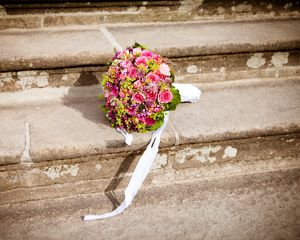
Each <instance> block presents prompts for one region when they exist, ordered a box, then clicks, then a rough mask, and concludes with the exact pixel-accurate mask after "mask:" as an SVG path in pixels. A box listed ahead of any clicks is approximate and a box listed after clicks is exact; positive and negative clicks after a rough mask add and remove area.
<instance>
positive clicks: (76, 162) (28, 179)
mask: <svg viewBox="0 0 300 240" xmlns="http://www.w3.org/2000/svg"><path fill="white" fill-rule="evenodd" d="M299 146H300V135H299V134H286V135H277V136H270V137H258V138H249V139H237V140H227V141H219V142H208V143H201V144H194V145H181V146H177V147H172V148H163V147H161V148H160V151H159V154H158V156H157V158H156V160H155V163H154V165H153V167H152V172H151V174H150V175H149V176H148V178H147V180H146V182H145V184H144V185H143V186H144V187H146V188H147V187H155V186H156V187H158V186H160V185H162V184H170V185H171V184H177V183H181V182H186V181H193V180H198V179H202V180H203V179H211V178H221V177H224V176H227V177H228V176H234V175H243V174H245V173H247V174H252V173H257V172H271V171H278V170H281V169H288V168H297V167H299V165H300V162H299V157H300V147H299ZM141 154H142V149H141V150H140V151H129V150H128V151H127V152H126V153H119V154H106V155H96V156H86V157H81V158H73V159H62V160H58V161H47V162H41V163H28V162H27V163H21V164H14V165H5V166H0V182H1V184H0V199H1V201H0V205H8V204H17V203H22V202H27V201H36V200H44V199H52V198H62V197H73V196H74V195H82V194H89V193H95V192H99V193H104V192H110V191H115V192H116V193H118V199H122V198H123V196H122V194H120V191H121V190H124V188H125V187H126V185H127V184H128V182H129V178H130V176H131V174H132V172H133V170H134V168H135V166H136V164H137V161H138V159H139V158H140V156H141ZM98 201H99V205H101V206H103V207H105V206H107V199H106V197H105V196H104V195H103V197H102V198H101V199H99V200H98Z"/></svg>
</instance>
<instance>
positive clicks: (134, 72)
mask: <svg viewBox="0 0 300 240" xmlns="http://www.w3.org/2000/svg"><path fill="white" fill-rule="evenodd" d="M128 76H129V77H130V78H136V77H137V70H136V68H135V67H132V68H130V70H129V72H128Z"/></svg>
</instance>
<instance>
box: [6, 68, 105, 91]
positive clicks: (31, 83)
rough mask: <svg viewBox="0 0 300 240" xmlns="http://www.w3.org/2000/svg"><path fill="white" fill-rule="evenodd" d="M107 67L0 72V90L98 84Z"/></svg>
mask: <svg viewBox="0 0 300 240" xmlns="http://www.w3.org/2000/svg"><path fill="white" fill-rule="evenodd" d="M106 70H107V67H78V68H63V69H52V70H51V69H48V70H31V71H12V72H2V73H0V92H14V91H20V90H25V89H30V88H43V87H62V86H89V85H95V84H99V82H100V81H101V78H102V74H103V73H104V71H106Z"/></svg>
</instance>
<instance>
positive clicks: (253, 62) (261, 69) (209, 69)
mask: <svg viewBox="0 0 300 240" xmlns="http://www.w3.org/2000/svg"><path fill="white" fill-rule="evenodd" d="M299 59H300V52H299V51H297V50H295V51H289V52H288V51H287V52H260V53H243V54H228V55H211V56H199V57H190V58H174V59H171V61H172V62H173V68H174V69H175V71H176V72H175V75H176V82H182V83H184V82H190V83H214V82H223V81H232V80H242V79H252V78H273V79H276V78H281V77H291V78H293V77H296V76H299V75H300V61H299ZM106 70H107V67H105V66H102V67H101V66H100V67H77V68H64V69H49V70H31V71H12V72H2V73H0V92H12V91H20V90H24V89H30V88H43V87H60V86H89V85H94V84H98V83H99V82H101V79H102V74H103V73H104V72H105V71H106Z"/></svg>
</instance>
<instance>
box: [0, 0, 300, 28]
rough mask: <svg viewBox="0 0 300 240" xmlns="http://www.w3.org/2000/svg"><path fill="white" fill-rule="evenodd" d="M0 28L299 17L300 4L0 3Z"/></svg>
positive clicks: (186, 0) (198, 1)
mask: <svg viewBox="0 0 300 240" xmlns="http://www.w3.org/2000/svg"><path fill="white" fill-rule="evenodd" d="M1 2H2V8H1V9H0V14H1V18H0V29H9V28H25V29H28V28H49V27H57V26H70V25H73V26H74V25H75V26H80V25H99V24H104V23H105V24H106V23H128V22H135V23H140V22H158V21H160V22H161V21H166V22H172V21H199V20H202V21H218V20H233V19H234V20H241V19H244V20H245V19H248V20H249V19H260V20H262V19H274V18H277V19H287V18H297V17H299V16H300V13H299V8H300V5H299V1H297V0H289V1H274V0H265V1H258V0H251V1H244V0H236V1H234V2H230V1H227V2H224V1H212V0H206V1H202V0H195V1H190V0H183V1H177V0H173V1H129V2H127V1H110V2H105V1H67V2H66V1H58V2H57V1H46V2H44V1H43V2H42V3H41V2H40V1H30V2H28V1H22V0H17V1H11V0H9V1H5V0H4V1H1Z"/></svg>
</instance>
